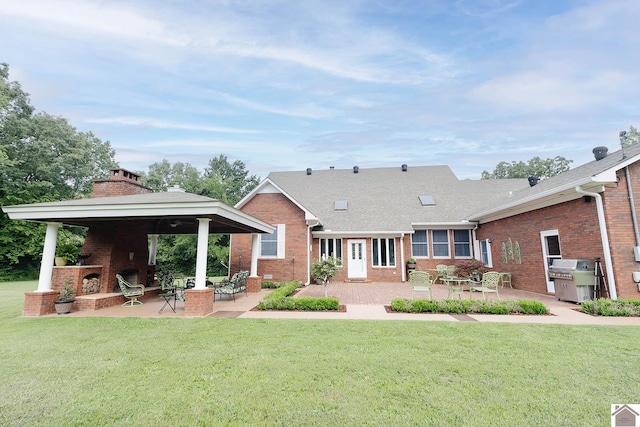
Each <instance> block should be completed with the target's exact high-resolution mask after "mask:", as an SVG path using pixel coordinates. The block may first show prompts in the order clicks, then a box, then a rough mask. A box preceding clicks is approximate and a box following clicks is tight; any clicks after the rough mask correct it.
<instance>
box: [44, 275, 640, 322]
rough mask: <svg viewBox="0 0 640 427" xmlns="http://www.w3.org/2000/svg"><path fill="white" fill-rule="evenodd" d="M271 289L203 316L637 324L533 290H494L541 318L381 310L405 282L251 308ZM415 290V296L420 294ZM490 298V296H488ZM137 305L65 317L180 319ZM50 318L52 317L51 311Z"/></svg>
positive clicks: (439, 295) (312, 289) (332, 290)
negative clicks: (531, 307)
mask: <svg viewBox="0 0 640 427" xmlns="http://www.w3.org/2000/svg"><path fill="white" fill-rule="evenodd" d="M270 292H272V291H271V290H265V289H263V290H261V291H260V292H258V293H249V294H248V295H246V296H245V294H237V295H236V299H235V301H233V300H232V299H231V298H229V297H228V296H226V295H225V296H222V300H219V299H216V301H215V303H214V304H213V313H211V314H210V315H209V316H208V317H223V318H245V319H267V318H272V319H274V318H277V319H362V320H416V321H451V322H460V321H472V322H473V321H478V322H505V323H545V324H573V325H635V326H640V318H630V317H597V316H590V315H588V314H584V313H581V312H579V311H577V310H576V309H578V308H579V305H578V304H574V303H570V302H564V301H558V300H557V299H556V298H555V297H554V296H552V295H541V294H534V293H531V292H525V291H519V290H515V289H509V288H504V289H500V298H501V299H514V300H515V299H535V300H538V301H541V302H542V303H543V304H545V305H546V306H547V307H548V308H549V310H550V311H551V315H546V316H524V315H487V314H479V315H449V314H429V313H419V314H418V313H387V311H386V309H385V307H384V306H385V305H390V304H391V301H392V300H393V299H394V298H411V285H410V284H409V283H408V282H405V283H344V282H332V283H330V284H329V286H328V294H329V296H335V297H337V298H338V299H339V300H340V304H342V305H345V306H346V312H297V311H296V312H289V311H252V309H253V308H254V307H256V306H257V305H258V303H259V302H260V300H261V299H262V298H264V297H265V296H266V295H267V294H268V293H270ZM447 295H448V289H447V287H446V286H444V285H435V286H434V289H433V298H434V299H445V298H446V297H447ZM296 296H297V297H301V296H324V286H321V285H310V286H306V287H303V288H301V289H300V290H299V292H298V293H297V294H296ZM469 296H470V295H469V293H468V292H464V294H463V296H462V298H464V299H467V298H469ZM424 297H425V294H424V293H420V294H419V295H418V294H417V295H416V298H424ZM471 297H472V298H473V299H482V294H481V293H479V292H473V293H472V295H471ZM490 299H496V298H495V296H491V298H490ZM142 301H143V303H144V304H143V305H137V306H133V307H121V306H116V307H109V308H104V309H101V310H96V311H75V312H72V313H70V314H68V315H66V316H71V317H88V316H99V317H157V318H160V317H178V318H184V317H185V315H184V303H183V302H180V301H178V302H177V305H176V312H175V313H174V312H173V311H172V310H171V309H170V308H169V307H168V306H167V307H165V308H164V311H163V312H162V314H159V311H160V309H161V308H162V306H163V305H164V303H165V301H164V300H163V299H162V298H161V297H158V296H145V297H143V298H142ZM51 316H56V315H55V314H53V315H51Z"/></svg>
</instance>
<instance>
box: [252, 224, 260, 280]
mask: <svg viewBox="0 0 640 427" xmlns="http://www.w3.org/2000/svg"><path fill="white" fill-rule="evenodd" d="M259 253H260V235H258V234H257V233H253V234H252V235H251V270H250V271H249V276H251V277H255V276H257V275H258V254H259Z"/></svg>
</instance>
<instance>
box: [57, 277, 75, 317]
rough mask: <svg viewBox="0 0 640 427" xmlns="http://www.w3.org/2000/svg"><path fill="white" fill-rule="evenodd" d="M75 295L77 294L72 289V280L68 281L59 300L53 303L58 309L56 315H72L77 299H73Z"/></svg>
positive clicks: (61, 291)
mask: <svg viewBox="0 0 640 427" xmlns="http://www.w3.org/2000/svg"><path fill="white" fill-rule="evenodd" d="M73 294H75V291H74V290H73V288H72V287H71V279H68V280H67V281H66V283H65V284H64V286H63V287H62V289H61V290H60V295H59V296H58V299H57V300H56V301H54V302H53V304H54V305H55V307H56V313H58V314H68V313H71V308H72V307H73V302H74V301H75V299H74V298H73Z"/></svg>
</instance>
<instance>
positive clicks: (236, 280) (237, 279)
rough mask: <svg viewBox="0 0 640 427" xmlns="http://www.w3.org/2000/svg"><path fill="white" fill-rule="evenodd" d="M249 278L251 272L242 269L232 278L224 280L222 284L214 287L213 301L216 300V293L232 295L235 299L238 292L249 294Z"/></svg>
mask: <svg viewBox="0 0 640 427" xmlns="http://www.w3.org/2000/svg"><path fill="white" fill-rule="evenodd" d="M247 278H249V272H248V271H246V270H241V271H239V272H237V273H236V274H234V275H233V277H232V278H231V280H229V281H228V282H223V284H222V286H220V287H218V288H214V289H213V301H214V302H215V300H216V295H220V296H222V295H231V297H232V298H233V301H234V302H235V300H236V294H237V293H240V292H244V294H245V295H247V296H248V294H247Z"/></svg>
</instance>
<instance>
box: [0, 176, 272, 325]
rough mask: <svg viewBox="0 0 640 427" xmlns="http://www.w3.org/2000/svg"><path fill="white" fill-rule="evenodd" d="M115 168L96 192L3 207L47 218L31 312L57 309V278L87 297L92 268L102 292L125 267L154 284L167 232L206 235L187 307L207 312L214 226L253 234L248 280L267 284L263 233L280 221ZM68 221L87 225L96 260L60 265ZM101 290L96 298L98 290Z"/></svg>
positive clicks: (29, 297) (18, 215)
mask: <svg viewBox="0 0 640 427" xmlns="http://www.w3.org/2000/svg"><path fill="white" fill-rule="evenodd" d="M111 173H112V175H111V179H109V180H105V181H96V182H95V183H94V195H93V198H90V199H79V200H67V201H60V202H50V203H34V204H27V205H14V206H4V207H2V209H3V211H4V212H5V213H6V214H7V215H8V216H9V218H10V219H12V220H26V221H34V222H39V223H45V224H47V230H46V236H45V241H44V246H43V252H42V263H41V266H40V274H39V279H38V288H37V290H35V291H34V292H29V293H27V294H26V295H25V307H24V312H23V315H25V316H40V315H43V314H48V313H52V312H53V311H54V304H53V302H54V301H55V300H56V299H57V297H58V293H59V287H60V286H61V283H56V286H55V287H52V281H53V280H52V279H57V280H61V277H65V278H67V279H65V280H68V278H69V277H71V278H72V280H73V281H74V282H75V283H74V286H75V289H76V294H77V295H79V297H80V298H82V296H83V292H82V288H81V286H80V284H79V283H77V282H78V280H80V281H81V280H82V279H81V277H82V274H84V273H86V272H89V271H90V272H92V274H95V275H99V276H100V277H101V284H100V291H99V293H101V294H109V293H111V291H112V290H113V287H114V286H113V284H114V283H115V275H116V274H117V273H122V272H124V271H128V272H132V274H133V277H134V278H135V279H136V281H139V282H142V283H143V284H145V285H149V284H150V283H151V282H152V281H153V276H154V273H155V264H156V249H157V242H158V236H159V235H161V234H197V236H198V241H197V256H196V275H195V287H194V288H193V289H189V290H187V291H186V303H185V313H187V314H188V315H190V316H204V315H207V314H210V313H211V312H212V311H213V289H209V288H207V287H206V277H207V250H208V236H209V234H236V233H244V234H252V235H253V238H252V242H253V245H252V256H251V267H250V277H249V280H248V282H247V287H248V290H249V291H253V292H258V291H259V290H260V278H259V277H257V253H258V249H259V234H261V233H272V232H273V230H274V227H272V226H271V225H269V224H267V223H265V222H263V221H261V220H259V219H257V218H254V217H252V216H250V215H247V214H245V213H243V212H241V211H239V210H237V209H235V208H232V207H230V206H228V205H226V204H225V203H223V202H221V201H219V200H216V199H212V198H209V197H203V196H199V195H196V194H190V193H186V192H184V191H183V190H180V189H178V188H172V189H170V190H169V191H167V192H158V193H154V192H152V191H151V190H150V189H148V188H146V187H144V186H142V185H140V184H139V182H138V179H139V176H138V175H136V174H133V173H131V172H128V171H125V170H122V169H113V170H112V171H111ZM114 194H125V195H114ZM62 225H71V226H79V227H86V228H87V236H86V239H85V244H84V246H83V248H82V251H83V253H84V254H91V257H90V258H89V261H88V265H83V266H71V267H55V270H58V271H55V272H54V257H55V251H56V243H57V236H58V229H59V227H60V226H62ZM79 270H82V272H80V273H79V272H78V271H79ZM54 273H56V274H54ZM54 276H55V277H54ZM78 277H80V279H78ZM132 280H133V279H132ZM56 288H57V289H56ZM93 297H94V298H93V299H95V295H93ZM80 308H81V309H82V307H80ZM94 309H95V307H94Z"/></svg>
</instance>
